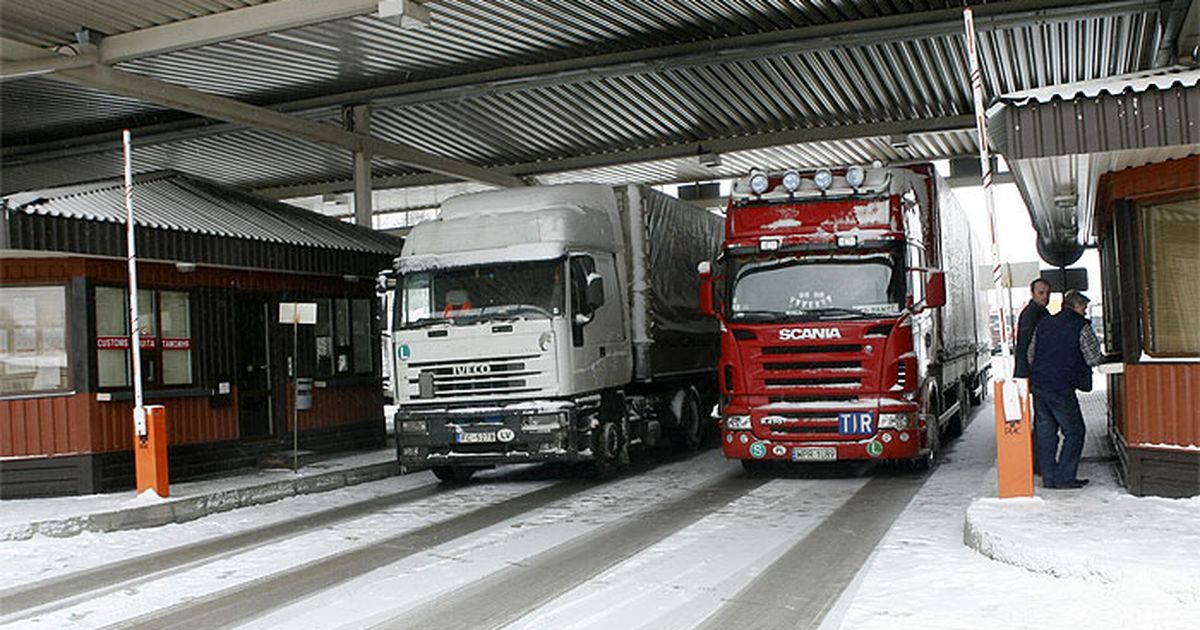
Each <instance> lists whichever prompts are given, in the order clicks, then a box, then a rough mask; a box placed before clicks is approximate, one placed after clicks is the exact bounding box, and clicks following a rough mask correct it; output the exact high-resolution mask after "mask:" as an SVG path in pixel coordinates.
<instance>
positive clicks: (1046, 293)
mask: <svg viewBox="0 0 1200 630" xmlns="http://www.w3.org/2000/svg"><path fill="white" fill-rule="evenodd" d="M1029 295H1030V297H1029V303H1028V304H1026V305H1025V308H1024V309H1022V310H1021V317H1020V319H1018V320H1017V350H1016V356H1015V357H1014V360H1015V363H1016V365H1015V367H1014V368H1013V376H1014V377H1016V378H1029V358H1028V357H1027V356H1026V354H1027V353H1028V352H1029V342H1030V341H1032V340H1033V331H1034V329H1036V328H1037V325H1038V322H1040V321H1042V318H1043V317H1045V316H1047V315H1049V314H1050V312H1049V311H1047V310H1046V305H1047V304H1049V303H1050V283H1049V282H1047V281H1046V280H1045V279H1043V278H1038V279H1037V280H1034V281H1033V282H1031V283H1030V284H1029Z"/></svg>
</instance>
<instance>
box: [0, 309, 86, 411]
mask: <svg viewBox="0 0 1200 630" xmlns="http://www.w3.org/2000/svg"><path fill="white" fill-rule="evenodd" d="M66 295H67V290H66V287H62V286H28V287H14V286H6V287H0V395H20V394H32V393H36V392H54V391H62V390H65V389H68V388H69V387H70V382H71V381H70V361H69V359H68V354H67V297H66Z"/></svg>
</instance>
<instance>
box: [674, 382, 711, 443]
mask: <svg viewBox="0 0 1200 630" xmlns="http://www.w3.org/2000/svg"><path fill="white" fill-rule="evenodd" d="M676 422H677V423H678V426H677V427H676V428H675V430H674V431H673V432H672V433H671V438H672V441H673V443H674V445H675V448H676V449H677V450H680V451H685V452H689V453H690V452H693V451H697V450H700V446H701V445H702V444H704V433H705V431H704V418H703V417H701V415H700V397H699V395H697V394H696V390H694V389H692V388H690V387H689V388H688V389H687V390H684V394H683V402H682V404H681V405H680V407H679V417H678V418H676Z"/></svg>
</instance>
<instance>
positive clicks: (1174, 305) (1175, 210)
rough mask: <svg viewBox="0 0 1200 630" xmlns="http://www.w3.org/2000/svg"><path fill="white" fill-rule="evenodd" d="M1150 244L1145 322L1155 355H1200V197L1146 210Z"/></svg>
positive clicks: (1143, 222)
mask: <svg viewBox="0 0 1200 630" xmlns="http://www.w3.org/2000/svg"><path fill="white" fill-rule="evenodd" d="M1139 215H1140V217H1139V218H1140V219H1141V227H1142V239H1143V243H1144V244H1145V248H1144V251H1145V253H1146V256H1145V263H1144V264H1145V274H1144V275H1143V277H1144V278H1145V285H1144V290H1145V294H1144V295H1145V297H1146V299H1145V300H1143V302H1142V303H1143V308H1144V310H1143V318H1142V321H1143V322H1144V325H1145V333H1146V334H1145V337H1144V338H1145V340H1146V346H1147V348H1146V350H1147V352H1149V353H1150V354H1152V355H1161V356H1197V355H1200V316H1198V315H1197V310H1196V305H1197V304H1200V266H1197V265H1196V252H1197V251H1200V198H1196V197H1192V198H1190V199H1180V200H1174V201H1170V202H1166V203H1157V204H1152V205H1144V206H1142V207H1141V208H1140V212H1139Z"/></svg>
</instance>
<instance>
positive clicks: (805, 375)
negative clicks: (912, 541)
mask: <svg viewBox="0 0 1200 630" xmlns="http://www.w3.org/2000/svg"><path fill="white" fill-rule="evenodd" d="M982 252H983V249H982V247H981V245H980V243H979V242H978V239H976V238H975V237H974V235H973V234H972V232H971V229H970V227H969V225H968V223H967V219H966V216H965V215H964V214H963V211H962V209H961V208H960V207H959V206H958V204H957V202H955V200H954V197H953V195H952V194H951V192H950V190H949V187H948V186H947V185H946V183H945V182H944V181H943V180H941V179H940V178H939V177H938V176H937V174H936V172H935V171H934V169H933V167H932V165H930V164H920V165H914V166H904V167H881V166H875V167H872V168H862V167H857V166H856V167H850V168H843V169H836V170H833V169H816V170H811V171H806V172H805V171H788V172H784V173H773V174H768V173H763V172H757V171H756V172H752V173H751V174H750V176H749V177H747V178H744V179H741V180H739V181H738V182H737V183H736V185H735V187H734V191H733V195H732V196H731V199H730V201H729V205H728V210H727V215H726V220H725V240H724V243H723V244H722V247H721V253H720V256H719V257H718V258H717V260H716V261H715V262H714V263H713V264H704V265H701V268H700V271H701V277H702V279H703V288H702V296H701V299H702V301H703V302H704V308H705V310H706V312H708V313H710V314H711V315H713V316H714V317H716V318H717V319H718V320H719V321H720V323H721V329H722V334H721V359H720V364H719V369H718V371H719V375H720V390H721V403H720V409H719V412H720V416H721V442H722V447H723V449H724V453H725V455H726V456H727V457H729V458H732V459H737V460H741V461H742V462H743V465H745V466H746V468H747V469H748V470H757V469H758V468H760V467H761V463H763V462H767V461H771V460H782V461H793V462H810V461H839V460H911V461H914V462H916V463H918V464H922V465H924V464H930V463H932V462H933V458H934V456H935V454H936V452H937V450H938V447H939V444H940V442H941V440H942V439H943V438H946V437H950V436H952V435H954V434H956V433H958V432H961V430H962V424H963V422H964V421H965V419H966V417H967V411H968V408H969V406H970V401H971V400H975V401H978V400H980V398H981V396H982V392H983V387H984V380H985V379H986V372H987V369H988V365H989V364H988V361H989V360H990V353H989V352H988V344H987V335H988V327H987V319H986V318H987V310H988V309H987V307H986V301H985V300H983V298H982V296H980V297H979V301H978V302H977V295H978V291H980V290H983V289H984V288H988V287H977V286H975V273H974V271H975V266H976V265H979V264H983V261H984V258H983V255H982Z"/></svg>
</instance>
